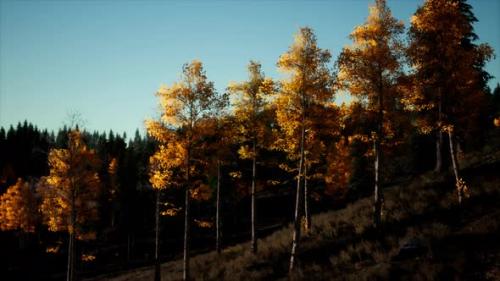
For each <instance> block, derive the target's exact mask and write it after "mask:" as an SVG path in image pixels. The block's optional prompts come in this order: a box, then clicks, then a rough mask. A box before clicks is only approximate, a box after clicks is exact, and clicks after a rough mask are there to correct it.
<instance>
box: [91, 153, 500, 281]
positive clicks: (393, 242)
mask: <svg viewBox="0 0 500 281" xmlns="http://www.w3.org/2000/svg"><path fill="white" fill-rule="evenodd" d="M496 154H498V153H496ZM496 154H495V155H496ZM471 159H472V160H471ZM474 159H476V160H474ZM481 159H483V158H482V156H478V155H473V156H471V157H469V158H467V161H468V162H467V165H466V166H467V167H476V168H477V167H480V166H479V165H477V163H475V162H474V161H482V160H481ZM498 159H500V155H498V158H496V160H495V161H496V162H495V163H496V164H495V165H497V166H498V162H499V161H498ZM490 163H493V162H491V161H490ZM470 178H472V180H471V181H470V184H471V185H473V187H474V188H473V189H472V196H471V198H470V199H469V201H467V202H465V203H464V204H463V206H459V205H458V204H457V202H456V201H457V200H456V197H455V193H454V187H453V181H450V179H449V178H448V177H447V176H445V175H440V176H438V175H436V174H433V173H427V174H424V175H421V176H420V177H418V178H416V179H414V180H412V181H411V182H407V183H403V184H400V185H399V186H392V187H388V188H387V189H386V191H385V205H384V212H383V221H384V226H383V228H382V229H381V230H378V231H376V230H374V229H373V228H372V224H371V215H372V213H371V212H372V206H371V198H365V199H361V200H358V201H357V202H355V203H353V204H350V205H348V206H347V207H346V208H344V209H341V210H338V211H330V212H326V213H322V214H318V215H316V216H314V217H313V226H312V229H311V232H310V233H309V234H308V235H305V236H304V237H303V239H302V241H301V244H300V248H299V261H298V269H297V270H296V271H295V272H294V273H293V274H292V275H291V276H287V266H288V259H289V255H290V245H291V226H288V227H285V228H283V229H281V230H278V231H276V232H274V233H273V234H271V235H269V236H268V237H265V238H264V239H261V240H260V242H259V253H258V254H257V255H253V254H252V253H251V252H250V251H249V248H250V245H249V244H248V243H244V244H240V245H236V246H234V247H229V248H226V249H225V250H224V251H223V253H222V254H220V255H217V254H216V253H215V252H211V253H208V254H202V255H198V256H195V257H193V258H192V260H191V272H192V275H193V277H194V280H288V278H289V279H290V280H391V279H392V280H400V279H408V280H441V279H456V278H458V279H462V278H459V277H460V276H463V275H464V274H468V273H467V272H468V270H469V267H470V266H471V265H470V264H469V263H474V262H479V261H477V260H475V256H471V254H470V253H469V249H468V248H467V247H469V246H467V247H465V246H464V247H462V246H463V243H464V242H463V241H469V240H463V239H467V238H468V237H472V238H471V239H474V238H473V237H476V236H474V235H486V237H489V236H488V235H492V234H493V235H495V234H496V235H498V233H499V230H500V204H495V202H494V201H495V200H497V199H499V198H500V195H499V191H500V190H499V189H500V188H499V184H498V183H499V178H498V176H494V177H492V176H491V175H490V176H483V175H476V176H474V177H470ZM464 235H465V236H464ZM481 237H483V236H481ZM413 240H418V241H421V244H422V245H421V247H422V249H423V250H422V252H421V253H419V254H418V255H416V256H411V257H409V258H404V259H399V258H398V257H399V256H398V255H400V249H401V248H402V246H404V245H405V244H406V243H408V241H413ZM480 242H481V241H474V243H472V244H471V245H472V246H471V247H475V246H474V245H476V244H477V247H482V246H484V245H482V244H481V243H480ZM467 243H469V242H466V244H467ZM495 247H496V248H495ZM494 248H495V249H500V246H499V245H498V243H497V245H494ZM481 249H482V248H481ZM483 250H484V251H487V249H482V250H481V251H483ZM471 257H473V258H471ZM495 257H496V258H494V260H493V261H491V263H492V264H493V266H492V265H485V269H484V271H485V272H484V274H483V277H484V278H487V277H488V276H491V275H492V274H493V273H494V272H498V268H497V267H495V266H494V264H495V263H496V262H500V255H498V254H497V255H496V256H495ZM498 264H500V263H498ZM181 272H182V261H180V260H178V261H173V262H168V263H165V264H163V265H162V280H164V281H165V280H180V279H181ZM104 279H106V278H101V279H96V280H104ZM152 279H153V271H152V269H151V268H143V269H139V270H135V271H133V272H129V273H126V274H122V275H119V276H116V277H113V278H109V280H115V281H125V280H152ZM473 279H474V278H473Z"/></svg>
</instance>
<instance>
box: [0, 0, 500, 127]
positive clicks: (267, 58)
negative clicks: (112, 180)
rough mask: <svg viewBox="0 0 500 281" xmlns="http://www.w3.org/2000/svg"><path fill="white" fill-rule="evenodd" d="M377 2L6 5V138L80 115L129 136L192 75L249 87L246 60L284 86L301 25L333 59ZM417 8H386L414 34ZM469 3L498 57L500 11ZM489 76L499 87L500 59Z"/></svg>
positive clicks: (395, 4)
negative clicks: (169, 88)
mask: <svg viewBox="0 0 500 281" xmlns="http://www.w3.org/2000/svg"><path fill="white" fill-rule="evenodd" d="M372 2H373V1H368V0H339V1H333V0H332V1H326V0H324V1H283V0H282V1H263V0H260V1H259V0H253V1H158V0H155V1H139V0H135V1H133V0H128V1H119V0H115V1H113V0H107V1H99V0H92V1H75V0H68V1H61V0H52V1H36V0H26V1H14V0H0V126H3V127H5V128H6V127H8V126H10V125H11V124H14V125H15V124H17V122H19V121H23V120H25V119H27V120H28V121H30V122H32V123H34V124H35V125H37V126H38V127H39V128H42V129H43V128H47V129H49V130H55V129H58V128H59V127H61V126H62V124H64V123H66V122H67V120H66V118H67V116H68V113H69V112H79V113H81V115H82V116H83V118H84V119H85V120H86V128H87V129H89V130H99V131H102V130H106V131H108V130H109V129H113V131H115V132H120V133H121V132H124V131H125V132H126V133H127V135H128V136H131V134H133V132H134V131H135V129H136V128H139V129H140V130H141V131H143V121H144V119H145V118H147V117H154V116H156V115H157V98H156V97H155V96H154V93H155V91H156V90H157V89H158V88H159V86H160V85H161V84H162V83H166V84H170V83H172V82H174V81H176V80H178V78H179V75H180V70H181V66H182V65H183V64H184V63H186V62H189V61H191V60H192V59H200V60H201V61H203V63H204V65H205V69H206V71H207V75H208V77H209V79H210V80H212V81H214V82H215V86H216V88H217V89H218V90H219V91H223V90H224V89H225V87H226V85H227V84H228V82H230V81H240V80H244V79H246V65H247V63H248V61H249V60H250V59H254V60H258V61H260V62H261V63H262V65H263V70H264V71H265V73H266V74H267V75H269V76H271V77H274V78H276V77H279V74H278V72H277V71H276V61H277V59H278V57H279V55H280V54H282V53H283V52H285V51H286V50H287V48H288V46H289V45H290V44H291V42H292V38H293V34H294V33H295V32H296V31H297V30H298V28H299V27H301V26H305V25H307V26H310V27H312V28H313V29H314V30H315V32H316V35H317V38H318V43H319V46H320V47H321V48H326V49H329V50H330V51H331V52H332V54H333V58H334V59H335V58H336V57H337V55H338V54H339V52H340V50H341V48H342V47H343V46H345V45H347V44H349V43H350V42H349V39H348V34H349V33H350V32H351V31H352V29H353V28H354V27H355V26H356V25H359V24H361V23H363V22H364V20H365V18H366V16H367V14H368V5H369V4H371V3H372ZM421 3H422V0H419V1H416V0H392V1H388V5H389V6H390V8H391V9H392V11H393V14H394V15H395V16H396V17H397V18H399V19H401V20H403V21H404V22H405V24H406V25H407V24H408V21H409V18H410V16H411V15H412V14H413V13H414V12H415V10H416V8H417V6H419V5H420V4H421ZM469 3H470V4H472V6H473V7H474V10H473V11H474V13H475V15H476V17H477V18H478V19H479V22H478V23H477V24H476V26H475V28H476V33H477V34H478V35H479V37H480V41H481V42H488V43H489V44H491V45H492V46H493V48H494V49H495V50H496V53H497V54H500V30H499V29H500V1H498V0H471V1H469ZM332 63H333V62H332ZM487 70H488V71H489V72H490V73H491V74H492V75H494V76H496V77H497V78H494V79H493V80H492V81H491V82H490V86H491V87H493V86H494V85H496V83H497V82H498V81H500V80H499V78H500V59H498V58H497V59H495V60H493V61H492V62H490V63H489V64H488V65H487Z"/></svg>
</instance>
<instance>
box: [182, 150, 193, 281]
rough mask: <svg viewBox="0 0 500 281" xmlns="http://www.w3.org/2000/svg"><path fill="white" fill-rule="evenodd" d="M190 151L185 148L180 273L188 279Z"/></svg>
mask: <svg viewBox="0 0 500 281" xmlns="http://www.w3.org/2000/svg"><path fill="white" fill-rule="evenodd" d="M190 153H191V151H190V148H189V147H188V150H187V167H186V190H185V198H184V200H185V202H184V270H183V273H182V278H183V280H189V279H190V277H189V258H190V256H189V240H190V230H191V227H190V212H189V208H190V204H189V203H190V202H189V188H190V175H189V169H190V164H191V158H190V157H191V155H190Z"/></svg>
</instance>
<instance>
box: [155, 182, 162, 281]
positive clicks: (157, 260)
mask: <svg viewBox="0 0 500 281" xmlns="http://www.w3.org/2000/svg"><path fill="white" fill-rule="evenodd" d="M160 280H161V271H160V190H159V189H158V190H156V212H155V281H160Z"/></svg>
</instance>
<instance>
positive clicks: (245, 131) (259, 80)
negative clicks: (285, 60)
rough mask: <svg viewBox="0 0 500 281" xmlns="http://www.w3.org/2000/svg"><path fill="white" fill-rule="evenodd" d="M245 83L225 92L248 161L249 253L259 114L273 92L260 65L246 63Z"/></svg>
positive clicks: (261, 134)
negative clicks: (227, 92)
mask: <svg viewBox="0 0 500 281" xmlns="http://www.w3.org/2000/svg"><path fill="white" fill-rule="evenodd" d="M248 75H249V77H248V81H244V82H240V83H233V84H231V85H230V86H229V87H228V91H229V92H230V93H231V95H232V97H233V99H232V100H233V104H232V106H233V110H234V116H235V119H236V124H235V126H236V127H237V128H236V136H237V138H238V140H237V141H238V142H239V143H242V144H243V145H242V146H241V147H240V149H239V150H238V154H239V156H240V158H242V159H251V160H252V180H251V188H250V196H251V224H252V226H251V232H252V242H251V247H252V252H253V253H257V230H256V226H255V224H256V209H255V208H256V206H255V193H256V189H257V187H256V178H257V157H258V150H259V148H261V147H262V146H263V144H264V139H265V131H266V130H265V124H264V123H263V122H264V119H263V116H262V115H263V111H264V109H265V107H266V105H267V103H268V102H269V97H270V96H271V95H272V94H273V93H274V90H275V89H274V88H275V86H274V83H273V81H272V80H271V79H270V78H266V77H265V75H264V73H263V72H262V70H261V64H260V63H258V62H255V61H250V63H249V64H248Z"/></svg>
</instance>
